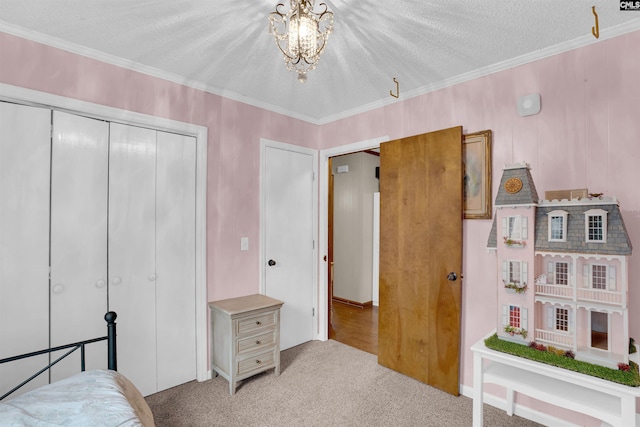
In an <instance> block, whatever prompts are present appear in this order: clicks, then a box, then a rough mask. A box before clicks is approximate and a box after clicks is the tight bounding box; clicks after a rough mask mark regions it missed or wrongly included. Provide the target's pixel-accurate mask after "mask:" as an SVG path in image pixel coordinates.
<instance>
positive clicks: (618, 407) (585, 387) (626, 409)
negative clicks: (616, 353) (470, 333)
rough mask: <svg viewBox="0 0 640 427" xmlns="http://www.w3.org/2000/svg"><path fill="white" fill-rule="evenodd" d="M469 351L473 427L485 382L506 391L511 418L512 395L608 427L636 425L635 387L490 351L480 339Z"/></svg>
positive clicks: (478, 417)
mask: <svg viewBox="0 0 640 427" xmlns="http://www.w3.org/2000/svg"><path fill="white" fill-rule="evenodd" d="M471 351H473V427H482V425H483V424H482V404H483V388H484V384H485V383H493V384H498V385H501V386H503V387H505V388H506V390H507V392H506V400H507V413H508V414H509V415H513V411H514V394H515V392H518V393H522V394H525V395H528V396H531V397H533V398H535V399H538V400H541V401H544V402H548V403H551V404H553V405H557V406H561V407H564V408H567V409H571V410H574V411H576V412H579V413H583V414H587V415H590V416H592V417H594V418H597V419H600V420H602V421H604V422H605V423H607V424H609V425H611V426H620V427H629V426H638V425H639V424H638V422H637V421H636V398H637V397H640V388H639V387H629V386H625V385H621V384H617V383H614V382H611V381H607V380H603V379H600V378H595V377H592V376H589V375H584V374H580V373H577V372H572V371H569V370H566V369H562V368H557V367H554V366H551V365H546V364H543V363H539V362H535V361H532V360H527V359H523V358H521V357H517V356H512V355H509V354H506V353H502V352H499V351H495V350H491V349H489V348H487V347H486V346H485V344H484V338H483V339H481V340H480V341H478V342H477V343H475V344H474V345H472V346H471Z"/></svg>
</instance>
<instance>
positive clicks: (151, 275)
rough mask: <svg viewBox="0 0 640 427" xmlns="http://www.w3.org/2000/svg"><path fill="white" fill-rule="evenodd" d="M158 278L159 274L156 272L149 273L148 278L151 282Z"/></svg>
mask: <svg viewBox="0 0 640 427" xmlns="http://www.w3.org/2000/svg"><path fill="white" fill-rule="evenodd" d="M157 278H158V276H156V274H155V273H153V274H150V275H149V277H148V279H149V281H150V282H153V281H154V280H156V279H157Z"/></svg>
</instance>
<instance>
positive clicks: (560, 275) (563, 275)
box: [555, 262, 569, 285]
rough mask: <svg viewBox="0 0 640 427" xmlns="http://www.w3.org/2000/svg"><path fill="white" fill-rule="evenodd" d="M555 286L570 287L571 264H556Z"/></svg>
mask: <svg viewBox="0 0 640 427" xmlns="http://www.w3.org/2000/svg"><path fill="white" fill-rule="evenodd" d="M555 273H556V274H555V284H556V285H568V284H569V264H568V263H566V262H556V263H555Z"/></svg>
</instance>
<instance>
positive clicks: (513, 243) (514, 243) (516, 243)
mask: <svg viewBox="0 0 640 427" xmlns="http://www.w3.org/2000/svg"><path fill="white" fill-rule="evenodd" d="M504 244H505V246H507V247H509V248H524V247H525V246H527V242H525V241H524V240H513V239H509V238H508V237H505V238H504Z"/></svg>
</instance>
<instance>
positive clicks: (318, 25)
mask: <svg viewBox="0 0 640 427" xmlns="http://www.w3.org/2000/svg"><path fill="white" fill-rule="evenodd" d="M314 1H315V0H291V9H290V10H289V11H288V12H287V13H283V12H281V11H280V10H279V8H280V7H284V4H282V3H280V4H278V5H277V6H276V11H275V12H271V13H270V14H269V32H270V33H272V34H273V37H274V38H275V39H276V44H277V45H278V48H279V49H280V51H281V52H282V53H283V54H284V62H285V64H287V70H289V71H292V70H295V71H296V72H297V73H298V80H299V81H300V82H301V83H304V82H305V81H307V72H308V71H311V70H313V69H315V68H316V66H317V65H318V61H319V60H320V55H321V54H322V52H324V48H325V46H326V45H327V39H328V38H329V34H331V32H332V31H333V12H329V10H328V8H327V5H326V4H325V3H320V7H322V6H324V10H323V11H320V12H314V11H313V7H314V5H313V3H314Z"/></svg>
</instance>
